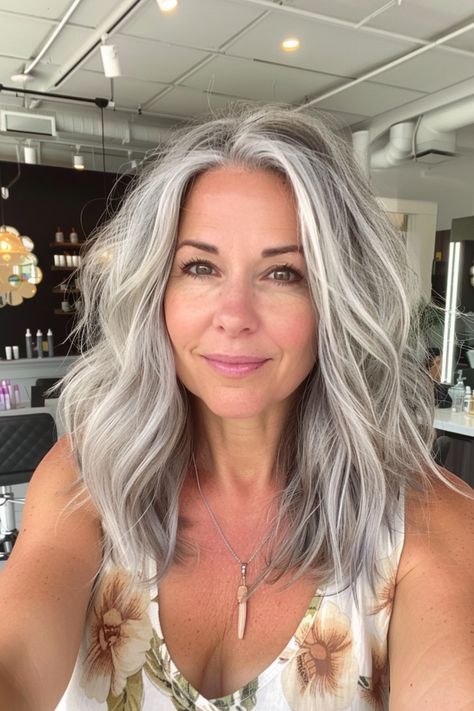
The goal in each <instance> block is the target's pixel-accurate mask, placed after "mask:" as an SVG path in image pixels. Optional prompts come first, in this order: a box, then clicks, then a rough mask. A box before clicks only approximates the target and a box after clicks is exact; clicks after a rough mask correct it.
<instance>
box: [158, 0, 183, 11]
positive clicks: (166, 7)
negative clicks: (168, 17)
mask: <svg viewBox="0 0 474 711" xmlns="http://www.w3.org/2000/svg"><path fill="white" fill-rule="evenodd" d="M156 2H157V3H158V7H159V8H160V10H161V12H173V10H175V9H176V7H177V5H178V0H156Z"/></svg>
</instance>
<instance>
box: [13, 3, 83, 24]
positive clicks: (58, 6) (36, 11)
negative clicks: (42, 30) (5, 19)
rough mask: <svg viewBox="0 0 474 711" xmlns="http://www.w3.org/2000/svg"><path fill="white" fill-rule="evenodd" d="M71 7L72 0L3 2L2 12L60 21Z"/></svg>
mask: <svg viewBox="0 0 474 711" xmlns="http://www.w3.org/2000/svg"><path fill="white" fill-rule="evenodd" d="M70 5H71V0H47V1H45V0H1V2H0V10H8V11H9V12H18V13H21V14H22V15H34V16H38V17H47V18H50V19H52V20H58V19H60V18H61V17H62V16H63V15H64V14H65V13H66V10H67V9H68V7H69V6H70Z"/></svg>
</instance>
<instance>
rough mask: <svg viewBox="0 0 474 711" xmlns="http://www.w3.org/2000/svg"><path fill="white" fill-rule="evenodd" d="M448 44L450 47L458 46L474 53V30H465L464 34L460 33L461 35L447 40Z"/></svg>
mask: <svg viewBox="0 0 474 711" xmlns="http://www.w3.org/2000/svg"><path fill="white" fill-rule="evenodd" d="M446 45H447V46H448V47H449V46H452V47H458V48H459V49H464V50H467V51H468V52H473V54H474V30H470V31H469V32H465V33H464V34H463V35H459V37H456V38H455V39H452V40H450V41H449V42H446Z"/></svg>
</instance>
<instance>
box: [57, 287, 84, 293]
mask: <svg viewBox="0 0 474 711" xmlns="http://www.w3.org/2000/svg"><path fill="white" fill-rule="evenodd" d="M80 291H81V290H80V289H69V288H68V289H57V288H55V289H52V292H53V294H71V293H76V294H79V293H80Z"/></svg>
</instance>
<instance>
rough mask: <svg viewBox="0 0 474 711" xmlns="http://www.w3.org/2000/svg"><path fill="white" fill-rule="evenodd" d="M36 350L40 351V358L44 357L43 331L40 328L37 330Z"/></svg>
mask: <svg viewBox="0 0 474 711" xmlns="http://www.w3.org/2000/svg"><path fill="white" fill-rule="evenodd" d="M36 350H37V351H38V358H42V357H43V333H42V332H41V331H40V329H39V328H38V330H37V331H36Z"/></svg>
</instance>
